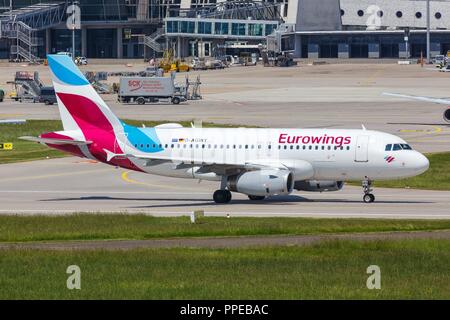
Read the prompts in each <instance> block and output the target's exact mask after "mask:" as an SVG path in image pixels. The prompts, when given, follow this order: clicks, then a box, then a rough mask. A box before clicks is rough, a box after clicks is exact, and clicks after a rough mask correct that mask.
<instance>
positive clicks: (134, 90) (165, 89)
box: [118, 76, 186, 104]
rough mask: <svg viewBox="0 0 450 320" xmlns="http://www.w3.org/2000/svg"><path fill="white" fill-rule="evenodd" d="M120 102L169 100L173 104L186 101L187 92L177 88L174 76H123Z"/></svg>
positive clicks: (139, 102) (142, 102) (141, 102)
mask: <svg viewBox="0 0 450 320" xmlns="http://www.w3.org/2000/svg"><path fill="white" fill-rule="evenodd" d="M119 86H120V87H119V96H118V99H119V101H120V102H124V103H130V102H135V103H137V104H145V103H154V102H159V101H160V100H168V101H170V102H172V103H173V104H179V103H180V102H182V101H186V97H185V94H184V93H182V92H180V91H179V90H177V88H176V87H175V84H174V79H173V77H172V76H171V77H122V78H120V84H119Z"/></svg>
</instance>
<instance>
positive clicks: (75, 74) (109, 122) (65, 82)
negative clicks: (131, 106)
mask: <svg viewBox="0 0 450 320" xmlns="http://www.w3.org/2000/svg"><path fill="white" fill-rule="evenodd" d="M47 58H48V65H49V67H50V70H51V73H52V80H53V87H54V89H55V94H56V99H57V101H58V108H59V112H60V115H61V120H62V122H63V127H64V130H65V131H70V130H81V131H83V132H84V131H85V129H94V128H97V129H104V130H107V131H112V130H114V129H115V128H116V127H120V126H121V122H120V120H119V119H118V118H117V117H116V116H115V115H114V113H113V112H112V111H111V109H110V108H109V107H108V106H107V104H106V103H105V102H104V101H103V99H102V98H101V97H100V96H99V94H98V93H97V92H96V91H95V89H94V88H93V87H92V85H91V84H90V83H89V81H88V80H87V79H86V77H85V76H84V75H83V74H82V73H81V71H80V70H79V69H78V67H77V66H76V65H75V63H74V62H73V61H72V59H71V58H70V57H69V56H67V55H58V54H53V55H48V56H47Z"/></svg>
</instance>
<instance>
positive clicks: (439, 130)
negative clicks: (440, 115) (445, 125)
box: [399, 126, 442, 134]
mask: <svg viewBox="0 0 450 320" xmlns="http://www.w3.org/2000/svg"><path fill="white" fill-rule="evenodd" d="M431 127H432V128H433V129H434V130H432V131H430V130H424V129H401V130H399V131H400V132H404V133H406V132H420V133H426V134H435V133H441V132H442V128H441V127H437V126H431Z"/></svg>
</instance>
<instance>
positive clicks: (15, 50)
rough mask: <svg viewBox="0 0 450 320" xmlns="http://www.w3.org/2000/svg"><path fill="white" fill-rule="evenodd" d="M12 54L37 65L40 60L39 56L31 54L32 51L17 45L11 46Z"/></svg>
mask: <svg viewBox="0 0 450 320" xmlns="http://www.w3.org/2000/svg"><path fill="white" fill-rule="evenodd" d="M11 54H12V55H16V56H17V57H22V58H23V59H25V60H28V61H30V62H32V63H37V62H38V61H39V60H40V59H39V58H38V57H37V56H35V55H34V54H33V53H31V51H29V50H27V49H25V48H23V47H21V46H17V45H12V46H11Z"/></svg>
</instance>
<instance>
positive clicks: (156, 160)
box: [104, 149, 287, 172]
mask: <svg viewBox="0 0 450 320" xmlns="http://www.w3.org/2000/svg"><path fill="white" fill-rule="evenodd" d="M104 151H105V152H106V160H107V161H110V160H111V159H113V158H116V157H118V158H129V159H132V158H134V159H141V160H147V161H148V164H147V165H148V166H151V165H153V164H160V163H161V162H165V161H168V162H169V161H170V162H173V163H174V165H175V166H186V167H192V166H194V165H198V166H202V168H203V169H202V170H204V171H205V172H206V171H209V172H221V171H224V170H232V169H244V170H261V169H269V168H270V169H280V170H285V169H287V166H286V165H284V164H282V163H281V162H273V161H270V162H266V161H261V160H256V161H248V162H245V163H242V164H241V163H227V162H223V163H222V162H220V163H217V162H208V161H200V160H196V159H191V158H182V157H173V156H164V155H158V154H151V155H149V154H116V153H113V152H111V151H109V150H107V149H104Z"/></svg>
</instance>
